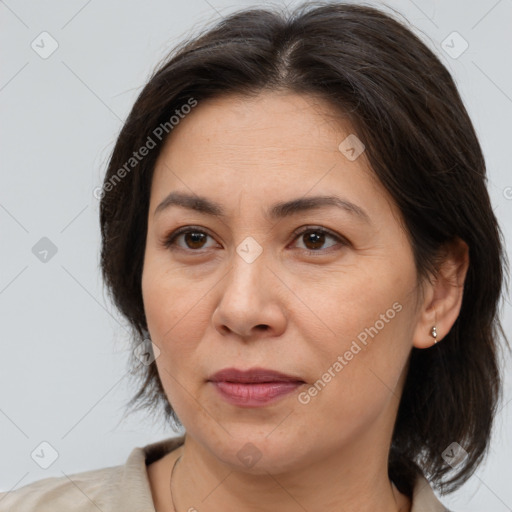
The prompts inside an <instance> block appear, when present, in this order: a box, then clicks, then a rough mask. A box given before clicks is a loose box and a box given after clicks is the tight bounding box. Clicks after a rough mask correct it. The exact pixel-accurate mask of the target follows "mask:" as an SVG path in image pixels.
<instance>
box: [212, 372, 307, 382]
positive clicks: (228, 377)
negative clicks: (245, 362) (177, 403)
mask: <svg viewBox="0 0 512 512" xmlns="http://www.w3.org/2000/svg"><path fill="white" fill-rule="evenodd" d="M208 380H209V381H212V382H239V383H243V384H252V383H260V382H301V383H303V382H304V381H303V380H302V379H301V378H300V377H298V376H296V375H287V374H285V373H281V372H278V371H276V370H270V369H268V368H250V369H248V370H240V369H238V368H224V369H223V370H220V371H218V372H217V373H214V374H213V375H211V376H210V377H209V379H208Z"/></svg>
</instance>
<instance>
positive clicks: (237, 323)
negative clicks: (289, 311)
mask: <svg viewBox="0 0 512 512" xmlns="http://www.w3.org/2000/svg"><path fill="white" fill-rule="evenodd" d="M222 281H223V286H221V287H220V297H221V298H220V300H219V303H218V305H217V307H216V309H215V311H214V313H213V316H212V322H213V325H214V327H215V329H216V330H217V331H218V332H220V333H221V334H222V335H224V336H225V335H229V334H232V335H236V336H239V337H241V338H244V339H245V340H248V339H251V338H261V337H274V336H280V335H281V334H282V333H283V332H284V330H285V329H286V322H287V316H286V313H285V311H286V310H285V303H284V301H283V300H282V298H283V297H285V290H286V286H285V285H284V284H283V282H282V280H280V279H279V277H278V276H277V274H276V272H275V271H273V270H272V269H271V268H269V267H268V266H267V261H266V259H265V258H264V257H263V255H260V256H259V257H258V258H257V259H256V260H255V261H253V262H252V263H248V262H247V261H244V259H243V258H241V257H240V256H239V255H238V254H236V253H235V254H234V257H233V264H232V266H231V268H230V269H229V270H228V272H227V275H226V276H225V277H224V279H223V280H222Z"/></svg>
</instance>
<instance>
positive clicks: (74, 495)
mask: <svg viewBox="0 0 512 512" xmlns="http://www.w3.org/2000/svg"><path fill="white" fill-rule="evenodd" d="M121 472H122V466H113V467H109V468H102V469H96V470H92V471H84V472H81V473H74V474H72V475H64V476H62V477H49V478H43V479H42V480H38V481H36V482H32V483H30V484H27V485H25V486H23V487H20V488H19V489H15V490H12V491H9V492H2V493H0V512H36V511H37V512H59V511H68V510H73V511H76V512H89V511H94V512H98V509H99V510H102V511H103V512H108V511H111V510H112V511H113V510H114V508H113V507H115V496H116V494H117V492H118V483H119V477H120V475H121Z"/></svg>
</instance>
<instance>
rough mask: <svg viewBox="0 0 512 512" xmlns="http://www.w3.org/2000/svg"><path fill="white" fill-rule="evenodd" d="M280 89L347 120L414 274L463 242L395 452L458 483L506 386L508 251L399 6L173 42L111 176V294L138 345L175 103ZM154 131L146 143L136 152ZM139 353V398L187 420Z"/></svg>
mask: <svg viewBox="0 0 512 512" xmlns="http://www.w3.org/2000/svg"><path fill="white" fill-rule="evenodd" d="M273 90H285V91H290V92H295V93H301V94H305V95H315V96H317V97H321V98H323V99H324V100H325V101H327V102H328V104H330V105H331V106H332V107H333V112H334V113H335V115H339V116H345V117H346V118H347V120H349V122H350V123H351V126H352V129H353V130H354V133H356V134H357V136H358V137H359V138H360V139H361V140H362V141H363V143H364V144H365V146H366V156H367V158H368V159H369V162H370V164H371V166H372V170H373V172H374V173H375V176H376V177H377V178H378V179H379V180H380V182H381V183H382V184H383V186H384V187H385V188H386V189H387V190H388V191H389V193H390V194H391V196H392V197H393V198H394V201H395V202H396V204H397V206H398V207H399V209H400V211H401V214H402V216H403V222H404V227H405V229H406V231H407V234H408V236H409V239H410V242H411V246H412V248H413V252H414V257H415V262H416V267H417V270H418V275H419V276H420V277H429V276H430V277H431V276H434V275H435V271H436V263H437V259H436V255H437V254H438V251H439V250H440V249H441V248H442V247H443V245H444V244H446V243H449V242H451V241H453V240H455V239H457V238H460V239H462V240H464V241H465V242H466V243H467V244H468V246H469V257H470V264H469V269H468V273H467V276H466V281H465V286H464V294H463V301H462V308H461V311H460V314H459V317H458V318H457V320H456V322H455V324H454V325H453V327H452V329H451V330H450V332H449V333H448V334H447V335H446V337H445V338H444V339H443V340H442V342H441V343H438V344H437V345H434V346H432V347H431V348H428V349H421V350H420V349H416V348H412V351H411V354H410V359H409V368H408V373H407V377H406V381H405V386H404V391H403V394H402V397H401V402H400V406H399V410H398V415H397V419H396V423H395V427H394V432H393V438H392V444H391V449H390V455H389V475H390V478H391V479H392V480H393V481H394V482H395V484H396V485H397V487H398V488H399V489H400V491H401V492H404V493H406V494H408V495H409V496H410V495H411V490H412V484H413V482H414V478H415V474H416V473H417V472H422V473H423V474H424V475H425V476H427V477H429V478H430V480H431V481H432V483H433V484H434V485H436V486H437V487H438V489H439V490H440V491H441V492H442V493H446V492H452V491H453V490H455V489H457V488H458V487H460V485H462V483H464V482H465V481H466V480H467V479H468V478H469V477H470V476H471V475H472V474H473V472H474V471H475V469H476V467H477V466H478V465H479V464H480V462H481V461H482V460H483V457H484V455H485V454H486V452H487V450H488V447H489V441H490V436H491V431H492V425H493V420H494V417H495V415H496V412H497V407H498V403H499V401H500V400H501V398H502V397H501V393H502V389H501V381H502V378H501V372H500V368H499V351H498V349H499V347H500V345H499V336H500V335H502V337H503V339H504V340H505V341H506V343H507V344H508V340H507V339H506V337H505V334H504V332H503V329H502V326H501V324H500V321H499V317H498V313H499V311H498V302H499V299H500V297H501V291H502V285H503V281H504V278H505V273H506V271H508V265H507V261H506V260H505V256H504V253H503V245H502V233H501V230H500V228H499V226H498V223H497V220H496V218H495V216H494V214H493V209H492V206H491V203H490V199H489V195H488V192H487V189H486V182H487V178H486V167H485V162H484V158H483V155H482V151H481V148H480V145H479V142H478V140H477V136H476V134H475V130H474V128H473V125H472V123H471V120H470V118H469V116H468V113H467V111H466V109H465V107H464V105H463V102H462V100H461V97H460V96H459V93H458V91H457V88H456V86H455V84H454V81H453V79H452V77H451V76H450V73H449V72H448V71H447V69H446V68H445V67H444V66H443V64H442V63H441V62H440V60H439V59H438V58H437V57H436V56H435V55H434V53H433V52H432V51H431V50H429V49H428V48H427V46H426V45H425V44H424V43H423V42H421V40H420V39H419V38H418V37H417V36H416V35H414V34H413V32H412V31H411V30H410V29H409V28H407V27H406V25H404V24H402V23H401V22H399V21H397V20H395V19H394V17H392V16H391V15H388V14H385V13H384V12H381V11H379V10H377V9H375V8H372V7H366V6H356V5H348V4H342V3H338V2H335V3H328V2H314V3H311V2H308V3H306V4H302V5H301V6H299V7H296V8H295V10H294V11H293V12H291V13H288V12H286V11H283V10H278V9H277V8H272V9H247V10H243V11H239V12H237V13H235V14H232V15H230V16H228V17H226V18H224V19H222V20H221V21H220V22H218V23H216V24H215V26H213V27H210V28H209V29H208V30H203V33H202V34H200V35H199V36H198V37H196V38H193V37H190V38H189V39H188V40H185V41H184V42H183V43H182V44H180V45H179V46H178V47H176V48H175V49H174V51H173V52H172V53H171V54H170V55H169V56H168V57H167V58H166V59H165V61H164V62H162V63H161V64H160V65H159V66H158V69H157V70H156V71H155V72H154V74H153V75H152V76H151V77H150V79H149V81H148V83H147V85H146V86H145V87H144V89H143V90H142V92H141V93H140V95H139V97H138V99H137V100H136V102H135V104H134V106H133V109H132V110H131V112H130V114H129V116H128V118H127V120H126V123H125V124H124V126H123V128H122V130H121V133H120V135H119V137H118V139H117V142H116V144H115V147H114V149H113V152H112V155H111V157H110V162H109V165H108V169H107V172H106V176H105V180H104V184H103V191H102V194H101V204H100V223H101V235H102V248H101V268H102V273H103V277H104V279H105V283H106V285H107V286H108V289H109V291H110V294H111V296H112V299H113V301H114V303H115V305H116V306H117V307H118V308H119V310H120V311H121V312H122V314H123V315H124V317H125V318H126V319H127V320H128V322H129V325H130V327H131V329H132V333H133V342H134V347H135V346H136V345H137V344H139V343H141V342H142V341H143V340H144V339H145V338H146V336H147V324H146V319H145V315H144V307H143V301H142V292H141V274H142V267H143V256H144V250H145V242H146V230H147V214H148V207H149V193H150V186H151V180H152V175H153V170H154V166H155V162H156V159H157V157H158V155H159V153H160V150H161V148H162V146H163V144H164V143H165V141H166V137H165V136H162V134H164V132H163V131H162V127H164V128H165V129H164V131H165V135H167V133H172V126H171V124H172V123H170V122H169V119H170V117H171V116H172V115H173V113H175V112H176V111H179V112H182V111H181V110H180V109H181V108H182V106H183V105H186V104H190V100H191V98H192V99H193V101H197V102H198V103H199V104H200V102H201V100H204V99H206V98H210V97H218V96H220V95H226V94H238V95H247V96H251V95H257V94H259V93H261V92H264V91H273ZM338 113H339V114H338ZM158 127H160V129H159V131H158ZM157 133H158V134H159V135H160V136H158V137H157V136H156V134H157ZM150 139H151V140H152V146H154V147H152V148H151V150H150V151H149V152H147V155H146V156H144V158H140V160H139V159H137V161H136V162H135V161H132V160H130V158H131V157H132V155H133V152H134V151H137V150H138V149H139V148H141V147H143V146H148V141H149V140H150ZM127 162H130V167H129V168H128V167H127ZM121 169H124V170H125V171H124V172H121V171H120V170H121ZM132 362H133V373H134V375H135V376H136V377H137V378H138V379H140V388H139V391H138V392H137V394H136V395H135V396H134V397H133V399H132V400H131V401H130V404H129V406H130V407H131V406H136V407H135V410H137V409H141V408H147V409H149V410H151V411H154V410H155V408H159V407H163V412H164V415H163V417H164V418H165V421H168V420H172V421H173V422H174V423H175V424H176V425H180V426H181V423H180V422H179V418H178V417H177V416H176V414H175V412H174V411H173V409H172V406H171V404H169V403H168V401H167V398H166V395H165V392H164V390H163V387H162V384H161V382H160V379H159V376H158V372H157V368H156V365H155V364H151V365H147V366H146V365H143V364H140V362H139V361H138V359H136V358H135V357H132ZM452 442H457V443H459V444H460V445H461V446H462V447H463V448H464V449H465V450H466V451H467V453H468V457H467V458H466V459H465V460H464V461H463V462H462V463H460V464H459V465H457V466H456V467H455V468H453V469H452V468H451V466H450V465H448V464H447V463H446V462H445V461H444V459H443V457H442V453H443V451H444V450H445V449H446V448H447V447H448V446H449V445H450V444H451V443H452ZM448 477H450V478H448Z"/></svg>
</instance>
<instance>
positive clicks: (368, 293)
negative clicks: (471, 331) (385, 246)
mask: <svg viewBox="0 0 512 512" xmlns="http://www.w3.org/2000/svg"><path fill="white" fill-rule="evenodd" d="M388 268H389V267H388ZM398 268H399V269H400V272H398V271H397V269H396V268H395V269H394V273H390V271H389V270H388V271H387V272H384V271H383V270H380V271H377V270H376V271H375V272H376V273H375V274H373V275H374V276H381V277H380V278H370V277H369V276H368V275H364V274H363V273H358V272H356V271H355V269H354V271H353V272H351V273H347V274H345V275H343V276H338V279H333V280H332V281H331V283H330V284H329V285H328V287H327V288H326V287H325V286H323V287H320V286H318V287H310V288H309V290H308V303H309V304H316V305H317V306H316V307H315V308H314V312H315V313H316V315H314V316H315V319H316V317H319V318H320V319H321V320H322V322H321V324H322V331H321V334H320V335H319V333H318V331H313V329H312V327H311V326H312V325H315V327H318V325H319V323H318V320H316V321H315V322H311V320H312V315H311V313H310V314H309V315H308V316H307V317H305V316H303V317H301V320H300V322H301V323H300V325H299V326H298V329H299V331H302V333H303V334H304V337H305V339H309V340H316V341H314V345H315V346H313V345H312V348H313V349H314V354H315V357H314V359H312V360H313V361H315V364H314V375H313V376H312V380H314V379H318V380H314V382H315V383H316V385H315V389H316V390H317V391H314V390H311V391H312V393H317V394H316V395H315V396H314V398H312V399H311V402H313V401H316V402H317V403H318V405H319V406H322V407H323V405H321V404H324V405H325V406H326V407H328V408H331V410H332V411H333V413H334V414H336V413H335V411H338V412H339V413H340V415H341V416H344V414H345V413H347V411H350V412H351V414H353V415H356V416H357V415H358V414H362V415H365V414H367V413H368V414H371V409H372V408H377V409H378V408H379V404H381V405H380V406H382V404H383V403H384V401H385V400H386V399H387V398H389V397H390V396H392V393H393V392H394V393H396V395H399V390H396V391H395V388H396V387H397V384H398V381H399V379H400V375H401V372H402V369H403V366H404V365H405V363H406V360H407V356H408V354H409V352H410V349H411V343H412V324H413V319H414V318H413V317H414V311H413V309H412V306H413V300H412V296H411V290H412V289H414V283H415V272H414V267H413V266H408V265H404V266H402V267H398ZM338 419H340V418H338Z"/></svg>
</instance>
